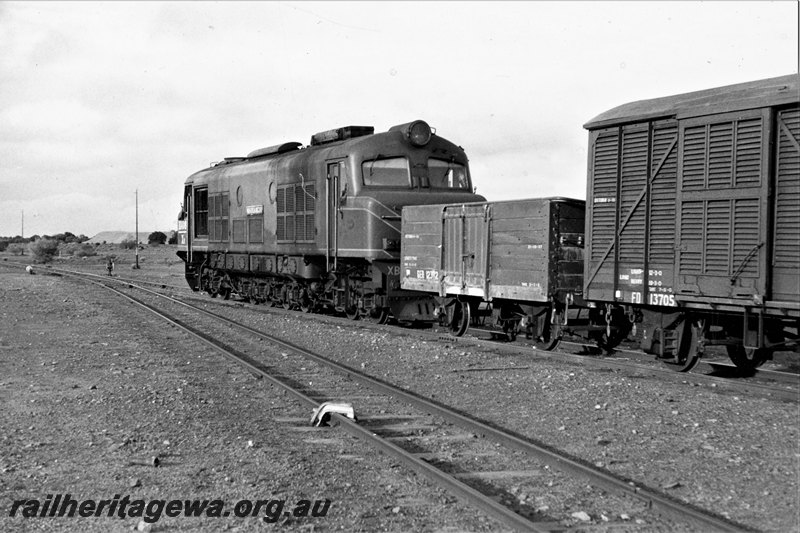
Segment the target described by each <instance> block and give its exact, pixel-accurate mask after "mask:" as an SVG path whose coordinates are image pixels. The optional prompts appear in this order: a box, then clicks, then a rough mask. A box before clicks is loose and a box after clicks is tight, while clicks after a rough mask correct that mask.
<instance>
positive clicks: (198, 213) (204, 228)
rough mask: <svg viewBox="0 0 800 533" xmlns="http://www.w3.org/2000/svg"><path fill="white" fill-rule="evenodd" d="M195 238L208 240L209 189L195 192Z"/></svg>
mask: <svg viewBox="0 0 800 533" xmlns="http://www.w3.org/2000/svg"><path fill="white" fill-rule="evenodd" d="M194 236H195V237H197V238H208V189H207V188H203V189H195V190H194Z"/></svg>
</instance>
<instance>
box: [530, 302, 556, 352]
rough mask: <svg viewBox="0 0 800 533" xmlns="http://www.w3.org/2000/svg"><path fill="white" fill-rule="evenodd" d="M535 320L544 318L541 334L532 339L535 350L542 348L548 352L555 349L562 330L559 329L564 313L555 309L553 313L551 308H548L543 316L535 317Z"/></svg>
mask: <svg viewBox="0 0 800 533" xmlns="http://www.w3.org/2000/svg"><path fill="white" fill-rule="evenodd" d="M535 318H536V319H537V320H542V319H544V324H543V327H542V329H541V334H540V335H539V336H537V337H535V338H534V339H533V345H534V347H535V348H536V349H537V350H544V351H546V352H549V351H551V350H555V349H556V347H557V346H558V343H560V342H561V338H562V337H563V336H564V332H563V331H562V330H561V323H562V322H563V321H564V314H563V313H562V312H560V311H556V312H555V315H553V310H552V309H548V310H547V311H546V312H545V314H544V316H543V317H541V316H538V317H535Z"/></svg>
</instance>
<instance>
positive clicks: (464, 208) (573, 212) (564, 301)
mask: <svg viewBox="0 0 800 533" xmlns="http://www.w3.org/2000/svg"><path fill="white" fill-rule="evenodd" d="M402 216H403V219H402V228H403V235H402V240H401V257H402V260H401V265H400V269H401V273H400V274H401V286H402V288H403V289H407V290H415V291H424V292H428V293H435V294H437V295H439V302H440V304H441V307H440V309H439V312H438V315H439V317H440V319H441V321H442V322H446V323H447V324H448V325H449V326H450V328H451V330H452V331H453V332H454V333H455V334H457V335H462V334H464V333H465V332H466V330H467V328H468V327H469V325H470V322H472V323H478V322H480V320H479V319H478V317H477V316H476V314H477V312H478V310H479V309H481V310H486V309H487V308H488V309H490V310H491V317H492V318H491V319H492V321H493V324H492V326H494V327H497V328H500V329H501V330H502V331H503V332H505V333H506V334H507V335H508V336H509V337H511V338H513V337H515V336H516V334H517V332H518V331H519V332H522V331H524V332H525V333H526V334H527V335H528V336H530V337H532V338H534V339H536V340H537V341H539V342H540V343H542V344H543V345H545V346H546V347H552V346H554V345H555V343H557V342H558V339H559V338H560V335H559V334H558V333H557V332H555V331H554V330H555V329H558V326H559V324H560V323H561V322H560V321H561V320H564V319H565V317H566V315H567V310H568V307H569V306H570V305H572V304H573V303H574V302H575V301H576V300H580V298H581V292H582V285H583V231H584V202H583V201H582V200H572V199H567V198H537V199H528V200H516V201H508V202H479V203H471V204H450V205H427V206H406V207H404V208H403V215H402ZM481 304H489V305H488V306H487V305H483V306H482V305H481ZM487 314H488V313H487Z"/></svg>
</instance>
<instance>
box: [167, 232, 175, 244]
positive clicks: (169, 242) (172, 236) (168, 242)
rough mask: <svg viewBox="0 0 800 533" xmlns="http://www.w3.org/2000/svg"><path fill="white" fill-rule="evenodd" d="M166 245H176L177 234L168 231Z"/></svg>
mask: <svg viewBox="0 0 800 533" xmlns="http://www.w3.org/2000/svg"><path fill="white" fill-rule="evenodd" d="M167 244H178V232H177V231H174V230H173V231H170V232H169V239H168V240H167Z"/></svg>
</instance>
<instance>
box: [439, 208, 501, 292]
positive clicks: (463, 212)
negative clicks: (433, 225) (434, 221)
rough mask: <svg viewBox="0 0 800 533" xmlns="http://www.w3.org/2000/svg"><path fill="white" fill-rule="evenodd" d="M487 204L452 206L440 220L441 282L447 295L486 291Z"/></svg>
mask: <svg viewBox="0 0 800 533" xmlns="http://www.w3.org/2000/svg"><path fill="white" fill-rule="evenodd" d="M489 224H490V216H489V206H488V205H486V204H481V205H454V206H448V207H446V208H445V210H444V214H443V219H442V225H443V227H442V271H443V273H444V280H443V284H444V286H445V288H446V291H447V292H448V293H450V294H466V295H470V296H481V297H485V296H486V294H487V283H488V280H489V272H488V262H487V257H488V246H489Z"/></svg>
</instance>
